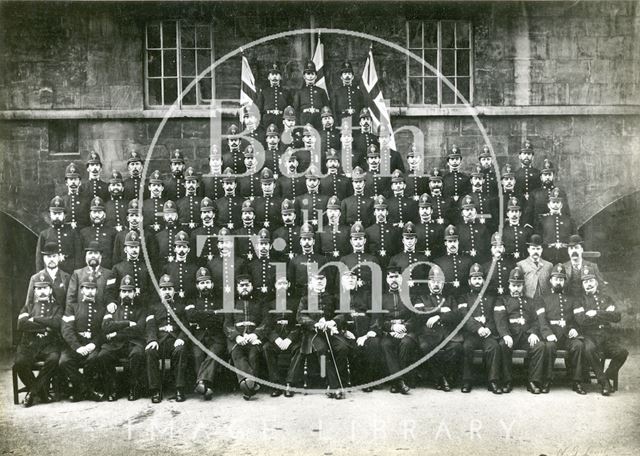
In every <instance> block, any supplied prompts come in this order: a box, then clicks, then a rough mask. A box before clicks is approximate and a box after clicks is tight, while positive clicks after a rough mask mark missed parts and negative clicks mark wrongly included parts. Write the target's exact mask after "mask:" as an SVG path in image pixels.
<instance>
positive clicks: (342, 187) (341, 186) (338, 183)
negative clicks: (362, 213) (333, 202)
mask: <svg viewBox="0 0 640 456" xmlns="http://www.w3.org/2000/svg"><path fill="white" fill-rule="evenodd" d="M325 159H326V160H325V164H326V167H325V169H326V172H327V175H326V176H325V177H323V178H321V179H320V193H321V194H323V195H327V196H337V197H338V199H339V200H340V201H342V200H343V199H345V198H347V197H348V196H349V195H351V193H352V188H351V182H350V180H349V178H348V177H347V176H345V175H343V174H341V172H340V154H339V153H338V151H337V150H336V149H333V148H331V149H329V150H327V152H326V157H325ZM365 188H366V184H365Z"/></svg>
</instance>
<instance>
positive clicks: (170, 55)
mask: <svg viewBox="0 0 640 456" xmlns="http://www.w3.org/2000/svg"><path fill="white" fill-rule="evenodd" d="M163 52H164V62H163V64H164V76H176V75H177V72H176V67H177V65H176V51H175V50H171V51H163Z"/></svg>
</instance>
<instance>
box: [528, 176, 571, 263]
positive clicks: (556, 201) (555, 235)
mask: <svg viewBox="0 0 640 456" xmlns="http://www.w3.org/2000/svg"><path fill="white" fill-rule="evenodd" d="M562 205H563V201H562V195H561V192H560V189H559V188H558V187H556V188H554V189H553V190H552V191H551V196H550V197H549V204H548V206H549V212H548V213H547V214H543V215H541V216H540V217H539V218H538V224H537V229H536V232H537V233H540V235H541V236H542V242H543V244H544V247H545V250H544V253H545V255H544V256H545V259H546V260H549V261H551V262H553V263H554V264H555V263H563V262H565V261H567V260H568V255H567V242H568V241H569V236H571V235H572V234H573V233H575V232H576V226H575V223H573V220H571V217H569V216H568V215H566V214H563V213H562Z"/></svg>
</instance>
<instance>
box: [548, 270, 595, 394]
mask: <svg viewBox="0 0 640 456" xmlns="http://www.w3.org/2000/svg"><path fill="white" fill-rule="evenodd" d="M566 277H567V275H566V273H565V269H564V266H563V265H561V264H560V263H558V264H556V265H555V266H554V267H553V271H551V278H550V279H549V282H550V283H551V292H550V293H547V294H545V295H543V296H540V297H539V298H538V299H537V302H536V306H535V307H536V313H537V314H538V322H539V324H540V333H541V335H542V337H544V339H545V344H546V346H547V360H546V363H545V381H544V382H543V383H546V382H548V383H551V382H552V381H553V364H554V362H555V360H556V351H557V350H558V348H559V349H560V350H566V351H567V355H566V357H565V360H564V364H565V366H566V367H567V370H568V371H569V373H570V375H571V378H572V379H573V390H574V391H575V392H576V393H578V394H587V392H586V391H585V390H584V389H583V388H582V375H583V371H584V364H583V363H584V342H583V341H582V339H583V338H582V337H580V338H579V337H578V329H577V324H576V322H575V319H574V318H573V309H574V308H575V303H576V300H575V299H573V298H572V297H571V296H570V295H569V294H568V293H565V280H566Z"/></svg>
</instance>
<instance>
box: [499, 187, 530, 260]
mask: <svg viewBox="0 0 640 456" xmlns="http://www.w3.org/2000/svg"><path fill="white" fill-rule="evenodd" d="M521 215H522V209H521V207H520V203H519V202H518V198H516V197H515V196H514V197H511V198H509V199H508V200H507V223H505V224H504V226H503V233H502V236H503V241H504V248H505V254H506V255H507V256H508V257H510V258H513V259H514V260H515V261H520V260H521V259H523V258H526V256H527V240H528V239H529V238H531V235H532V234H533V227H532V226H531V225H529V224H528V223H522V221H521Z"/></svg>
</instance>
